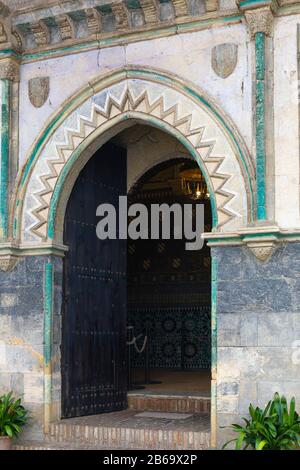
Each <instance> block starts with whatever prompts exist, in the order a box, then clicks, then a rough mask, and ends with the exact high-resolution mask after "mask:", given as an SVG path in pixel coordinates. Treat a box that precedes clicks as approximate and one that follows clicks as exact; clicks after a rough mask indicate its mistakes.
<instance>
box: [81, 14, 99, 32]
mask: <svg viewBox="0 0 300 470" xmlns="http://www.w3.org/2000/svg"><path fill="white" fill-rule="evenodd" d="M85 13H86V22H87V27H88V32H89V34H97V33H99V32H100V31H101V15H100V13H99V12H98V10H96V8H87V9H86V10H85Z"/></svg>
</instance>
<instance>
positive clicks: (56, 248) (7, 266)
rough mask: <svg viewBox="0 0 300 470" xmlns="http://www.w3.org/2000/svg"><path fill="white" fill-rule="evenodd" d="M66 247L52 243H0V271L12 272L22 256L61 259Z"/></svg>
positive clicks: (66, 249)
mask: <svg viewBox="0 0 300 470" xmlns="http://www.w3.org/2000/svg"><path fill="white" fill-rule="evenodd" d="M66 251H68V247H67V246H65V245H58V244H54V243H35V244H30V243H27V244H26V243H23V244H17V243H10V242H7V243H0V270H1V271H5V272H10V271H12V270H13V269H14V268H15V266H16V265H17V264H18V262H19V261H20V260H21V259H23V258H24V256H43V255H49V256H50V255H52V256H58V257H63V256H64V254H65V252H66Z"/></svg>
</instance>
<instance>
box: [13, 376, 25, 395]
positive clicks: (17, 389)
mask: <svg viewBox="0 0 300 470" xmlns="http://www.w3.org/2000/svg"><path fill="white" fill-rule="evenodd" d="M10 389H11V390H12V391H13V393H14V395H15V396H17V397H23V394H24V375H23V374H22V373H16V374H14V373H12V374H11V380H10Z"/></svg>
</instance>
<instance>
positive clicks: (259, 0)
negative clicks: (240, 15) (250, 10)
mask: <svg viewBox="0 0 300 470" xmlns="http://www.w3.org/2000/svg"><path fill="white" fill-rule="evenodd" d="M269 4H270V1H268V0H267V1H266V0H241V1H240V7H244V8H245V7H251V6H262V5H269Z"/></svg>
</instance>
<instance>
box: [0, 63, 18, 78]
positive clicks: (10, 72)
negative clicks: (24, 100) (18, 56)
mask: <svg viewBox="0 0 300 470" xmlns="http://www.w3.org/2000/svg"><path fill="white" fill-rule="evenodd" d="M0 79H6V80H11V81H12V82H18V81H19V79H20V75H19V63H18V62H17V61H16V60H15V59H12V58H7V59H1V60H0Z"/></svg>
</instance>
